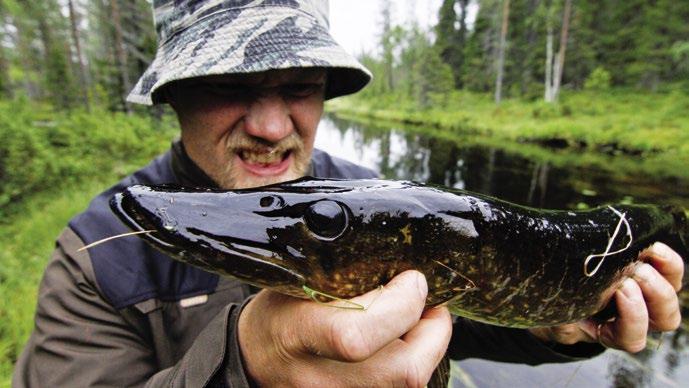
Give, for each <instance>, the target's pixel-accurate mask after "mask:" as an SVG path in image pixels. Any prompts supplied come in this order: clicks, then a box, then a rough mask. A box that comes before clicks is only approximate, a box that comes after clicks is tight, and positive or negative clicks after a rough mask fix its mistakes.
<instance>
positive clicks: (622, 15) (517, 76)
mask: <svg viewBox="0 0 689 388" xmlns="http://www.w3.org/2000/svg"><path fill="white" fill-rule="evenodd" d="M361 1H363V0H361ZM396 6H400V3H399V2H393V1H391V0H382V1H381V7H380V15H379V17H378V20H379V21H380V26H379V33H378V34H377V35H376V36H375V37H371V39H375V40H376V43H377V49H376V50H374V51H372V52H368V53H363V54H361V57H360V60H361V61H362V63H364V64H365V65H366V66H367V67H368V68H369V69H370V70H371V71H372V72H373V74H374V81H373V82H372V83H371V84H370V85H369V86H368V87H367V88H366V89H364V90H363V91H362V92H360V93H358V94H357V95H355V96H352V97H346V98H342V99H336V100H334V101H330V102H328V104H327V109H328V110H330V111H331V112H335V113H336V114H340V115H343V116H345V117H350V118H354V119H357V120H376V121H381V120H384V121H389V122H393V123H405V124H407V125H412V126H429V127H433V128H435V129H437V130H439V131H445V132H446V133H448V134H452V133H470V134H472V135H475V136H492V137H494V138H496V139H499V140H500V139H504V140H508V141H514V142H524V141H525V142H530V143H535V144H539V145H548V146H553V145H555V146H556V147H557V148H565V149H574V150H575V151H576V150H586V151H587V152H589V151H591V152H605V153H609V154H613V155H614V154H617V153H622V154H626V155H633V156H637V157H639V160H642V159H643V161H644V163H651V164H653V166H654V169H653V171H654V172H657V173H658V174H660V175H663V174H667V175H669V176H672V177H674V178H677V179H679V178H682V179H686V178H688V177H689V171H687V169H686V167H685V166H686V165H687V163H689V23H687V21H688V20H689V1H676V0H652V1H649V0H605V1H593V0H442V2H441V3H440V8H439V9H438V10H437V16H438V17H437V20H438V22H437V24H436V25H434V26H431V27H429V28H422V27H420V24H419V23H417V22H414V21H412V22H409V23H404V25H400V24H398V23H396V22H395V21H394V18H393V17H392V13H393V10H394V7H396ZM470 10H475V17H472V18H470V17H469V15H470V14H471V12H470ZM331 17H334V15H331ZM152 19H153V15H152V12H151V4H150V1H147V0H41V1H28V0H0V215H2V217H3V221H0V246H3V248H4V249H3V250H0V263H2V266H0V295H3V297H2V298H0V387H3V386H5V385H8V383H9V379H10V375H11V370H12V365H13V364H14V362H15V361H16V359H17V357H18V356H19V353H20V352H21V348H22V346H23V343H24V342H25V341H26V338H27V337H28V334H29V333H30V331H31V328H32V320H31V316H32V314H33V309H34V303H35V295H36V292H37V287H38V282H39V280H40V275H41V273H42V269H43V268H44V267H45V265H46V262H47V259H48V254H49V252H50V250H51V249H52V247H53V240H54V237H55V236H56V235H57V234H58V233H59V231H60V229H61V228H62V227H63V226H64V225H65V223H66V221H67V220H68V219H69V218H70V217H71V216H72V215H73V214H75V213H76V212H78V211H79V210H80V209H82V208H83V207H84V206H85V204H86V203H87V201H88V200H89V198H90V197H91V196H92V195H93V194H95V193H97V192H98V191H99V190H102V189H103V188H104V187H107V186H106V185H107V184H108V183H110V182H112V181H113V180H115V179H117V178H120V177H122V176H124V175H126V174H127V173H129V172H131V171H132V170H133V169H135V168H136V167H138V166H140V165H142V164H143V163H145V162H146V161H147V160H149V159H150V158H151V157H152V156H154V155H156V154H158V153H160V152H161V151H162V150H164V149H165V148H166V147H167V146H169V142H170V140H171V139H173V138H174V137H175V136H176V135H177V130H176V128H177V124H176V122H175V118H174V117H173V115H172V114H171V112H170V111H169V109H167V108H165V107H142V106H136V105H132V104H128V103H127V102H126V101H125V97H126V95H127V94H128V93H129V90H130V89H131V87H132V86H133V85H134V83H135V82H136V80H137V79H138V76H139V75H140V74H141V73H143V71H144V70H145V69H146V68H147V66H148V64H149V63H150V62H151V60H152V58H153V56H154V53H155V50H156V46H157V42H156V33H155V30H154V27H153V23H152ZM17 301H21V303H18V302H17Z"/></svg>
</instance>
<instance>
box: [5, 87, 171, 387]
mask: <svg viewBox="0 0 689 388" xmlns="http://www.w3.org/2000/svg"><path fill="white" fill-rule="evenodd" d="M172 120H173V117H172V116H171V115H166V116H163V118H162V123H156V122H153V119H152V118H150V117H147V116H134V115H132V116H127V115H124V114H120V113H111V112H107V111H105V110H102V109H98V110H95V111H93V112H92V113H86V112H81V111H73V112H71V113H60V112H55V111H53V110H52V109H51V108H50V107H49V106H45V105H39V104H36V103H31V102H29V101H27V100H26V99H17V100H15V101H0V215H2V217H3V220H2V221H1V222H0V246H2V247H3V249H2V250H0V263H2V266H0V295H2V296H3V297H2V298H0V386H8V385H9V381H10V376H11V373H12V369H13V365H14V363H15V362H16V360H17V357H18V356H19V353H20V352H21V349H22V347H23V344H24V343H25V341H26V340H27V338H28V336H29V334H30V332H31V329H32V327H33V319H32V316H33V313H34V308H35V302H36V295H37V288H38V283H39V279H40V276H41V274H42V272H43V268H44V267H45V265H46V263H47V260H48V257H49V254H50V251H51V250H52V249H53V247H54V240H55V237H56V236H57V235H58V233H59V231H60V230H61V229H62V228H64V226H65V225H66V223H67V221H68V220H69V219H70V218H71V217H72V216H73V215H74V214H76V213H77V212H79V211H80V210H82V209H84V208H85V206H86V205H87V203H88V201H89V200H90V199H91V198H92V197H93V196H94V195H95V194H96V193H98V192H99V191H101V190H103V189H105V188H106V187H107V186H109V185H110V184H112V183H114V182H115V181H116V180H118V179H120V178H121V177H123V176H124V175H126V174H128V173H130V172H131V171H132V170H134V169H135V168H138V167H140V166H142V165H143V164H145V163H147V162H148V161H149V160H150V159H151V158H152V157H153V156H155V155H157V154H159V153H161V152H162V151H164V150H165V149H166V148H167V147H169V142H170V140H171V139H172V138H174V137H175V136H176V135H177V130H176V124H173V122H172ZM106 182H107V183H106Z"/></svg>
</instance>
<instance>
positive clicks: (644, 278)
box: [632, 263, 655, 283]
mask: <svg viewBox="0 0 689 388" xmlns="http://www.w3.org/2000/svg"><path fill="white" fill-rule="evenodd" d="M654 272H655V270H654V269H653V267H652V266H651V265H650V264H646V263H644V264H641V265H639V266H638V267H637V268H636V271H634V274H633V275H632V277H633V278H634V279H636V280H637V281H640V282H644V283H649V282H651V281H652V280H653V278H654V275H655V274H654Z"/></svg>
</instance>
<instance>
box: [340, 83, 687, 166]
mask: <svg viewBox="0 0 689 388" xmlns="http://www.w3.org/2000/svg"><path fill="white" fill-rule="evenodd" d="M688 97H689V96H688V95H687V94H686V92H683V91H681V90H680V89H677V90H670V91H666V92H664V93H651V92H640V91H634V90H629V89H619V88H618V89H613V90H610V91H600V90H599V91H595V92H594V91H580V92H573V91H570V92H565V93H564V94H562V95H561V98H560V102H559V103H558V104H548V103H544V102H541V101H527V100H522V99H511V100H507V101H503V103H502V104H500V105H495V103H494V102H493V100H492V96H490V95H488V94H477V93H472V92H467V91H453V92H451V93H448V94H437V95H434V96H433V100H434V102H435V103H434V104H433V105H432V107H430V108H428V109H420V108H419V107H418V105H416V102H415V101H414V100H413V99H412V98H410V97H405V96H404V95H400V94H391V93H388V94H384V95H382V94H381V95H378V96H376V97H375V98H366V97H356V96H354V97H349V98H344V99H339V100H334V101H331V102H329V103H328V109H329V110H330V111H331V112H334V113H336V114H338V115H342V116H346V117H349V118H352V119H358V120H362V119H368V120H371V119H373V120H376V121H380V120H382V121H387V122H392V123H399V124H409V125H412V126H419V127H424V128H434V130H435V132H436V133H435V135H441V136H444V137H447V138H450V139H452V138H454V139H462V140H464V138H466V137H468V136H471V137H473V138H474V141H479V140H480V141H483V142H493V143H494V144H495V143H500V144H502V145H501V148H505V147H508V148H509V147H513V146H510V145H509V144H508V143H509V142H508V143H505V140H508V141H510V142H513V143H514V144H515V146H516V145H517V143H530V144H534V145H548V146H551V147H555V148H568V149H573V150H576V151H577V153H576V154H574V155H573V158H582V157H583V156H582V155H581V151H589V152H590V153H591V154H594V153H595V154H598V155H597V156H595V157H596V158H598V159H600V160H601V164H607V163H608V162H605V161H604V160H608V159H610V158H606V156H609V155H616V154H620V153H622V154H629V155H632V156H637V159H638V162H639V164H643V165H644V166H646V167H648V170H647V171H648V172H652V173H653V174H660V175H664V176H676V177H680V178H689V171H687V170H686V168H684V166H686V165H687V164H688V163H689V118H688V116H687V113H686V112H689V98H688ZM521 148H523V147H521ZM536 148H538V147H536ZM570 159H572V158H570ZM582 160H583V159H582Z"/></svg>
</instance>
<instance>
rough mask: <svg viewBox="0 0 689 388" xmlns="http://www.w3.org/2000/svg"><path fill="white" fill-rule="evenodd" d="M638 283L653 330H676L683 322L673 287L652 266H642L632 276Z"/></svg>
mask: <svg viewBox="0 0 689 388" xmlns="http://www.w3.org/2000/svg"><path fill="white" fill-rule="evenodd" d="M632 277H633V278H634V280H636V281H637V283H638V284H639V287H640V288H641V292H642V294H643V297H644V299H645V300H646V309H647V310H648V319H649V322H650V329H651V330H661V331H670V330H675V329H677V327H678V326H679V324H680V321H681V320H682V318H681V314H680V312H679V303H678V300H677V293H676V292H675V289H674V288H673V286H672V285H671V284H670V283H669V282H668V281H667V280H666V279H665V278H664V277H663V276H662V275H660V274H659V273H658V271H656V270H655V269H654V268H653V267H652V266H651V265H650V264H646V263H644V264H641V265H639V266H638V267H637V268H636V271H634V275H633V276H632Z"/></svg>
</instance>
